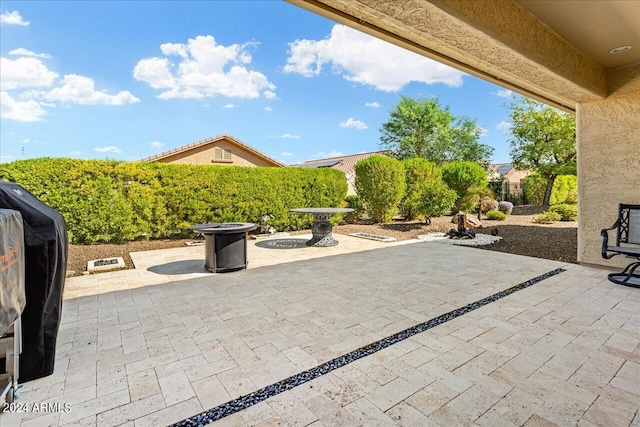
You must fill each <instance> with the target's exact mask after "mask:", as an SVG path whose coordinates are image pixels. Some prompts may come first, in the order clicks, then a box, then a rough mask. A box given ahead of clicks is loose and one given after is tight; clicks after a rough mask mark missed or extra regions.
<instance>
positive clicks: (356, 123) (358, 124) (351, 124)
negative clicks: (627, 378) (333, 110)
mask: <svg viewBox="0 0 640 427" xmlns="http://www.w3.org/2000/svg"><path fill="white" fill-rule="evenodd" d="M340 127H341V128H354V129H358V130H363V129H368V128H369V126H367V125H366V124H365V123H364V122H362V121H360V120H354V119H353V117H349V118H348V119H347V121H345V122H342V123H340Z"/></svg>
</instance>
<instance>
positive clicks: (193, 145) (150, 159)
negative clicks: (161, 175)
mask: <svg viewBox="0 0 640 427" xmlns="http://www.w3.org/2000/svg"><path fill="white" fill-rule="evenodd" d="M223 139H225V140H227V141H229V142H231V143H233V144H235V145H237V146H238V147H240V148H243V149H244V150H246V151H248V152H250V153H252V154H255V155H256V156H258V157H261V158H263V159H265V160H267V161H269V162H271V163H273V164H275V165H277V166H282V167H286V165H285V164H284V163H282V162H279V161H278V160H276V159H274V158H273V157H270V156H267V155H266V154H264V153H261V152H260V151H258V150H256V149H255V148H253V147H250V146H249V145H247V144H245V143H244V142H242V141H240V140H239V139H236V138H234V137H232V136H231V135H226V134H222V135H218V136H214V137H211V138H207V139H203V140H201V141H197V142H192V143H191V144H187V145H183V146H182V147H178V148H173V149H171V150H167V151H163V152H162V153H158V154H154V155H152V156H149V157H145V158H144V159H140V161H141V162H155V161H157V160H160V159H163V158H165V157H169V156H172V155H174V154H179V153H183V152H185V151H189V150H192V149H194V148H196V147H201V146H203V145H207V144H213V143H215V142H218V141H221V140H223Z"/></svg>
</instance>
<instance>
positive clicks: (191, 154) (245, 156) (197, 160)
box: [158, 141, 275, 166]
mask: <svg viewBox="0 0 640 427" xmlns="http://www.w3.org/2000/svg"><path fill="white" fill-rule="evenodd" d="M215 147H220V148H223V149H227V150H231V161H228V160H214V150H215ZM158 161H159V162H162V163H184V164H190V165H231V166H275V165H274V164H273V163H270V162H267V161H266V160H264V159H263V158H261V157H258V156H256V155H254V154H252V153H250V152H248V151H246V150H244V149H242V148H241V147H238V146H237V145H235V144H233V143H231V142H228V141H217V142H216V143H215V144H210V145H205V146H202V147H196V148H193V149H190V150H187V151H184V152H182V153H176V154H174V155H171V156H168V157H164V158H162V159H160V160H158Z"/></svg>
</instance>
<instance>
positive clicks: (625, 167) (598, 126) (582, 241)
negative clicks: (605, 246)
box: [576, 65, 640, 267]
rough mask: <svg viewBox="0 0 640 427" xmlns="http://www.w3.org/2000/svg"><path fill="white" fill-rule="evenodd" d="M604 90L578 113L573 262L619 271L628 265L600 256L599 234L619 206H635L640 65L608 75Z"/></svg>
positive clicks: (639, 196)
mask: <svg viewBox="0 0 640 427" xmlns="http://www.w3.org/2000/svg"><path fill="white" fill-rule="evenodd" d="M609 90H610V95H609V96H608V97H607V98H606V99H604V100H602V101H597V102H590V103H586V104H580V105H579V106H578V111H577V130H576V131H577V144H578V203H579V211H578V215H579V222H578V227H579V230H578V262H581V263H587V264H599V265H608V266H618V267H622V266H625V265H627V264H628V263H629V261H630V260H629V259H625V258H622V257H621V256H617V257H615V258H613V259H612V260H611V261H607V260H605V259H603V258H602V256H601V255H600V248H601V245H602V238H601V237H600V230H601V229H603V228H608V227H610V226H611V225H613V223H614V222H615V220H616V218H617V213H618V203H636V204H640V65H634V66H630V67H625V68H621V69H617V70H611V71H610V72H609Z"/></svg>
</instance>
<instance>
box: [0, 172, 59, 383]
mask: <svg viewBox="0 0 640 427" xmlns="http://www.w3.org/2000/svg"><path fill="white" fill-rule="evenodd" d="M0 208H4V209H13V210H16V211H19V212H20V213H21V214H22V220H23V224H24V244H25V293H26V297H27V304H26V306H25V309H24V312H23V313H22V343H23V344H22V354H21V355H20V381H30V380H34V379H36V378H41V377H45V376H47V375H51V374H52V373H53V365H54V361H55V352H56V338H57V336H58V327H59V325H60V317H61V315H62V292H63V290H64V281H65V277H66V273H67V251H68V239H67V226H66V225H65V223H64V218H63V217H62V215H60V213H58V212H57V211H55V210H54V209H52V208H50V207H49V206H47V205H45V204H44V203H42V202H41V201H40V200H38V199H37V198H36V197H35V196H34V195H33V194H31V193H29V192H28V191H27V190H25V189H24V188H22V187H21V186H19V185H17V184H13V183H9V182H4V181H0Z"/></svg>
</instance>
